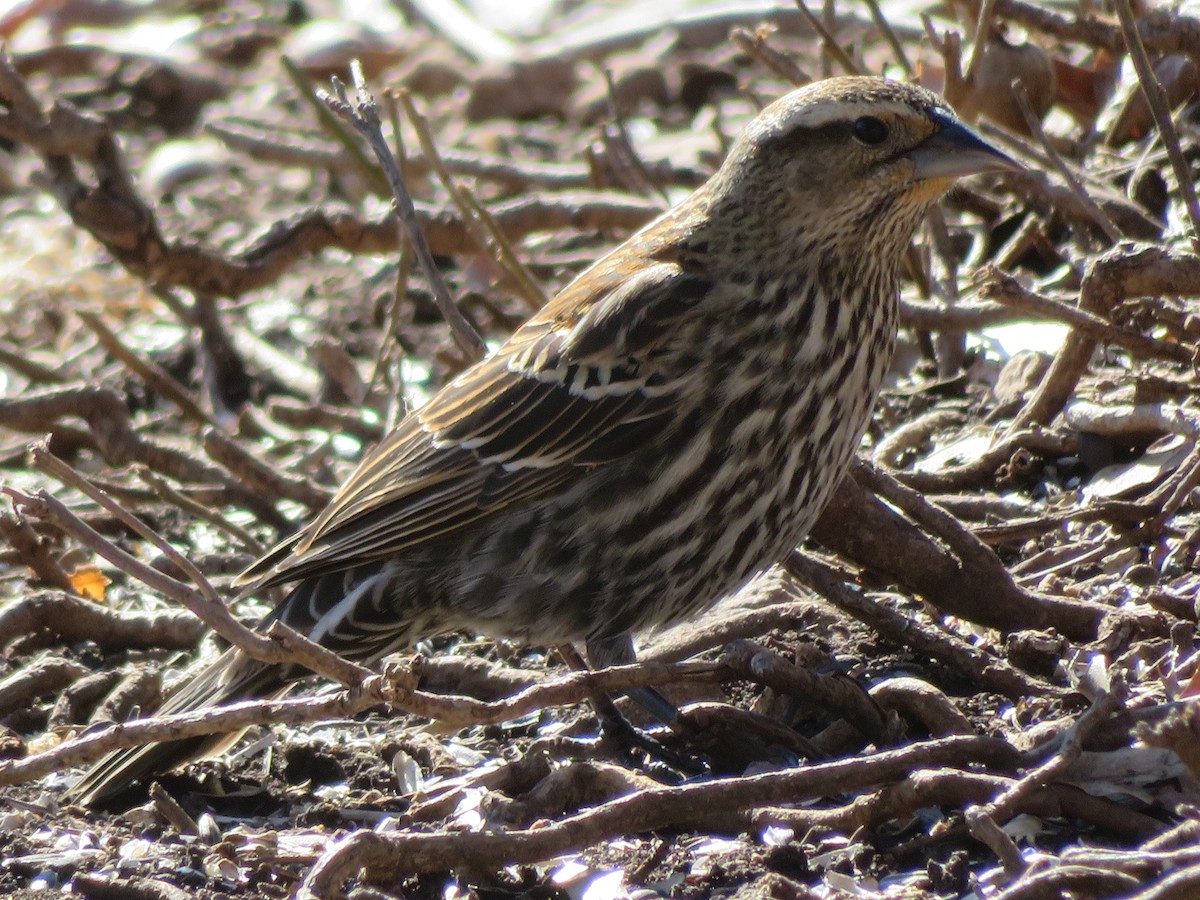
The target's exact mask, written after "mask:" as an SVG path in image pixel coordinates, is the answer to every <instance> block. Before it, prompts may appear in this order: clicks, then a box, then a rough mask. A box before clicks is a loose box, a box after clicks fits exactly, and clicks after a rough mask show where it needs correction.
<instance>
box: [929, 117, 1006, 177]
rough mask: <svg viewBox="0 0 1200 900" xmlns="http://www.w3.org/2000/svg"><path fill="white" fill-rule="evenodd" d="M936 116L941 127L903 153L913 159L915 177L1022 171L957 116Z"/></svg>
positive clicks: (961, 175)
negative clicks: (956, 117)
mask: <svg viewBox="0 0 1200 900" xmlns="http://www.w3.org/2000/svg"><path fill="white" fill-rule="evenodd" d="M935 118H937V119H938V121H939V122H940V123H941V126H942V127H941V128H939V129H938V130H937V131H936V132H934V133H933V134H932V135H930V136H929V137H927V138H926V139H925V140H923V141H922V142H921V143H919V144H918V145H917V146H916V147H915V148H913V149H912V150H910V151H909V152H908V153H906V154H905V156H906V157H907V158H908V159H910V160H912V163H913V167H914V168H913V177H914V178H915V179H916V180H918V181H929V180H932V179H942V178H962V177H963V176H964V175H979V174H980V173H982V172H1020V171H1022V170H1023V168H1024V167H1023V166H1022V165H1021V164H1020V163H1019V162H1017V161H1016V160H1015V159H1013V158H1012V157H1010V156H1009V155H1008V154H1006V153H1001V152H1000V151H999V150H997V149H996V148H995V147H993V146H992V145H991V144H989V143H988V142H987V141H985V140H984V139H983V138H981V137H980V136H979V135H977V134H976V133H975V132H974V131H972V130H971V129H970V128H968V127H967V126H966V125H964V124H963V123H962V122H959V121H958V120H957V119H952V118H950V117H949V116H942V115H937V114H936V113H935Z"/></svg>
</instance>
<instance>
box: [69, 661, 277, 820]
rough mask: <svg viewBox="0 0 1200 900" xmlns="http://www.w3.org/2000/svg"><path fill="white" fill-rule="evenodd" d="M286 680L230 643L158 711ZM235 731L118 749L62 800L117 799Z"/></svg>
mask: <svg viewBox="0 0 1200 900" xmlns="http://www.w3.org/2000/svg"><path fill="white" fill-rule="evenodd" d="M286 680H287V679H286V678H285V677H284V672H283V670H282V669H281V668H280V667H279V666H276V665H269V664H267V663H261V662H258V661H257V660H253V659H251V658H249V657H248V656H246V655H245V654H244V653H242V652H240V651H239V650H238V649H237V648H230V649H229V650H226V651H225V652H224V653H222V654H221V656H220V657H218V658H217V659H216V660H215V661H214V662H213V663H212V664H211V665H209V666H208V667H207V668H206V669H204V670H202V671H200V672H198V673H197V674H196V675H194V676H193V677H191V678H189V679H188V682H187V684H186V685H185V686H183V687H182V688H180V690H179V691H177V692H176V693H175V694H173V695H171V696H170V697H169V698H168V699H167V701H166V702H165V703H164V704H163V705H162V706H161V707H160V708H159V710H158V715H166V714H168V713H182V712H190V711H194V710H199V709H209V708H212V707H216V706H219V705H221V704H224V703H230V702H234V701H238V700H248V699H254V698H263V697H271V696H275V695H278V694H279V693H281V692H282V690H283V688H284V686H285V684H286ZM234 736H235V735H234ZM234 736H231V735H227V734H226V735H212V736H206V737H197V738H185V739H183V740H178V741H166V742H161V743H154V744H146V745H143V746H141V747H129V748H126V749H124V750H116V751H114V752H112V753H110V754H109V755H108V756H106V757H103V758H102V759H101V760H100V761H99V762H97V763H96V764H95V765H94V766H92V768H91V769H89V770H88V771H87V772H85V773H84V775H83V777H82V778H81V779H80V780H79V782H78V783H77V784H75V786H74V787H72V788H71V789H70V790H69V791H68V792H67V794H66V796H65V798H64V799H65V800H66V802H68V803H81V804H84V805H86V806H93V805H96V804H100V803H104V802H105V801H108V800H112V799H115V798H117V797H119V796H120V795H121V794H123V793H125V792H126V791H128V790H129V789H130V788H132V787H133V786H134V784H135V783H137V782H139V781H141V780H143V779H144V778H146V777H147V776H150V775H157V774H161V773H163V772H167V771H170V770H171V769H173V768H175V767H176V766H180V765H182V764H183V763H185V762H188V761H189V760H192V759H195V758H197V757H200V756H205V755H209V754H211V753H214V752H219V750H220V749H221V747H222V746H223V745H225V744H227V743H228V742H229V741H230V740H231V738H232V737H234Z"/></svg>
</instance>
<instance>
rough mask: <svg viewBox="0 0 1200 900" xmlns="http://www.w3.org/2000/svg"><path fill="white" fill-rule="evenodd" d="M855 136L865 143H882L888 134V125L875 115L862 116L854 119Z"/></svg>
mask: <svg viewBox="0 0 1200 900" xmlns="http://www.w3.org/2000/svg"><path fill="white" fill-rule="evenodd" d="M853 132H854V136H855V137H856V138H858V139H859V140H860V141H862V142H863V143H864V144H882V143H883V142H884V140H886V139H887V136H888V127H887V126H886V125H884V124H883V122H881V121H880V120H879V119H877V118H875V117H874V116H860V117H859V118H857V119H855V120H854V126H853Z"/></svg>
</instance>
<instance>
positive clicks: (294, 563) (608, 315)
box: [243, 260, 711, 587]
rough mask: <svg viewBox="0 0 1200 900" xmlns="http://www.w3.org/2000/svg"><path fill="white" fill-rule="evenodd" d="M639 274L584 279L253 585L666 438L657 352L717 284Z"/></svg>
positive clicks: (455, 384)
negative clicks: (653, 355)
mask: <svg viewBox="0 0 1200 900" xmlns="http://www.w3.org/2000/svg"><path fill="white" fill-rule="evenodd" d="M632 268H634V269H635V270H639V271H640V272H641V275H640V276H638V277H628V276H627V275H626V276H624V277H621V267H620V266H618V265H616V264H615V263H614V262H612V261H611V260H608V261H603V262H602V263H600V264H598V265H597V267H595V269H594V270H593V271H592V273H591V275H590V277H589V276H588V275H585V276H583V277H581V278H580V279H578V280H577V281H576V282H574V283H573V284H572V285H571V286H570V287H568V288H567V290H565V291H564V292H563V293H562V294H560V295H559V296H558V297H557V298H556V299H555V300H554V301H553V302H552V303H551V304H549V305H548V306H547V308H546V309H544V310H543V311H542V312H541V313H539V314H538V315H537V316H535V317H534V318H533V319H531V320H530V321H529V322H528V323H527V324H526V325H524V326H522V328H520V329H519V330H518V331H517V332H516V333H515V334H514V335H513V336H512V338H511V339H510V340H509V341H508V342H507V343H506V344H505V345H504V346H503V347H501V348H500V350H499V351H497V353H495V354H494V355H493V356H491V357H489V358H488V359H486V360H484V361H482V362H480V363H479V364H477V365H475V366H473V367H471V368H470V369H468V370H467V371H466V372H464V373H463V374H462V375H460V376H459V377H458V378H457V379H455V380H454V381H452V382H451V383H450V384H448V385H447V386H446V387H445V388H443V389H442V390H441V391H440V392H438V394H437V395H436V396H434V397H433V399H432V400H430V401H429V403H428V404H427V405H426V406H425V407H424V408H423V409H421V410H419V411H417V412H415V413H413V414H411V415H409V416H408V417H407V418H406V419H405V420H404V421H403V422H401V423H400V425H399V426H398V427H397V428H396V430H395V431H393V432H392V433H391V434H390V435H388V436H387V437H386V438H385V439H384V440H383V441H382V442H381V443H380V444H379V446H377V447H376V448H375V449H374V450H373V451H372V452H371V453H370V454H369V455H368V456H367V458H366V459H364V460H363V462H362V463H361V465H360V466H359V467H358V469H357V470H355V472H354V474H353V475H351V477H350V478H349V479H348V480H347V482H346V483H345V485H344V486H343V487H342V489H341V490H340V491H339V492H338V494H337V496H336V497H335V498H334V499H333V500H332V501H331V503H330V505H329V506H328V507H327V508H326V509H325V511H324V512H322V513H321V515H320V516H319V517H318V518H317V519H316V520H315V521H314V522H313V523H312V524H311V525H310V526H309V527H308V528H307V529H306V530H305V531H303V532H301V533H300V534H299V535H296V536H293V537H292V538H289V539H288V540H287V541H285V542H284V543H283V544H281V545H280V546H279V547H277V548H275V549H274V550H272V551H271V552H269V553H268V554H267V555H266V556H264V557H263V559H262V560H260V561H259V562H258V563H256V564H255V565H254V566H252V567H251V568H250V569H249V570H247V572H246V573H245V575H243V581H252V582H254V583H255V584H256V586H260V587H261V586H267V585H274V584H281V583H283V582H286V581H292V580H294V579H298V578H307V577H313V576H317V575H323V574H328V573H332V572H336V571H340V570H342V569H346V568H349V567H352V566H354V565H359V564H362V563H363V562H365V561H368V560H371V559H377V558H381V557H386V556H389V555H392V554H395V553H397V552H400V551H402V550H404V549H405V548H407V547H411V546H413V545H415V544H419V543H422V542H425V541H429V540H433V539H435V538H439V537H443V536H445V535H447V534H450V533H452V532H454V531H456V530H457V529H460V528H463V527H465V526H467V525H469V524H471V523H473V522H477V521H479V520H480V519H482V518H484V517H485V516H489V515H492V514H494V513H495V512H497V511H498V510H501V509H504V508H505V507H508V506H510V505H512V504H514V503H524V502H527V501H529V500H532V499H534V498H537V497H541V496H546V495H548V494H551V493H553V492H555V491H557V490H561V489H562V488H563V487H564V485H566V484H568V483H570V482H571V481H572V479H573V478H575V477H577V476H576V474H575V473H576V472H577V467H579V466H596V465H600V464H603V463H607V462H611V461H613V460H616V459H619V458H621V457H622V456H624V455H625V454H628V453H630V452H632V451H634V450H635V449H636V448H638V447H639V446H642V445H643V444H644V443H646V442H647V441H649V440H652V439H653V437H654V435H656V434H658V433H661V426H662V424H663V422H664V421H665V420H666V417H667V416H668V414H669V411H670V410H671V408H672V407H673V406H674V405H675V403H676V402H677V400H678V396H677V394H678V391H679V389H680V386H679V385H678V384H677V383H673V382H671V381H670V380H669V379H665V378H664V377H663V376H662V374H661V373H660V372H659V371H658V370H657V369H656V368H655V367H654V365H653V364H652V362H651V361H650V360H649V359H648V357H649V355H650V354H648V351H649V350H651V349H653V348H659V347H661V346H665V345H669V343H670V342H671V341H672V339H673V338H674V337H675V336H676V335H677V334H678V331H679V329H678V324H679V323H680V322H681V321H684V320H685V319H686V317H687V315H688V312H689V310H690V309H691V308H692V307H693V306H694V304H695V303H696V302H697V301H698V300H700V299H701V298H702V297H704V296H705V295H706V294H707V292H708V291H709V290H710V289H711V283H710V282H709V281H708V280H707V279H704V278H701V277H699V276H697V275H695V274H685V273H684V272H683V271H682V270H681V269H680V268H679V267H678V266H676V265H673V264H669V263H658V264H655V265H650V266H645V265H643V266H640V267H638V266H633V267H632ZM586 285H590V286H592V288H593V291H594V293H593V294H592V295H587V296H585V295H584V294H585V291H584V287H585V286H586Z"/></svg>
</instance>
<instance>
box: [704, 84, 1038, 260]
mask: <svg viewBox="0 0 1200 900" xmlns="http://www.w3.org/2000/svg"><path fill="white" fill-rule="evenodd" d="M1018 169H1020V165H1019V164H1017V163H1016V162H1014V161H1013V160H1012V159H1010V158H1009V157H1008V156H1006V155H1005V154H1003V153H1001V152H1000V151H999V150H997V149H996V148H995V147H992V146H991V145H990V144H988V143H987V142H986V141H984V140H983V138H981V137H979V136H978V135H977V134H976V133H975V132H973V131H972V130H971V129H970V128H968V127H967V126H966V125H964V124H963V123H962V122H961V121H960V120H959V119H958V117H957V116H956V115H955V114H954V112H953V110H951V109H950V107H949V106H947V105H946V103H945V101H944V100H942V99H941V98H940V97H938V96H937V95H936V94H934V93H932V92H930V91H927V90H925V89H924V88H920V87H917V86H915V85H911V84H903V83H900V82H894V81H887V80H885V79H882V78H867V77H846V78H830V79H827V80H825V81H819V82H815V83H813V84H810V85H807V86H805V87H802V88H800V89H799V90H796V91H792V92H791V93H790V94H787V95H786V96H784V97H782V98H780V99H779V100H777V101H775V102H774V103H772V104H771V105H770V106H768V107H767V108H766V109H765V110H763V111H762V113H761V114H759V116H758V117H757V118H756V119H755V120H754V121H753V122H751V123H750V125H749V126H747V128H746V130H745V132H744V133H743V134H742V136H741V138H739V139H738V141H737V142H736V143H735V145H734V146H733V148H732V149H731V150H730V153H729V157H728V158H727V160H726V161H725V163H724V165H723V166H722V167H721V171H720V172H719V173H718V175H717V176H716V177H715V178H714V187H715V188H716V191H715V193H716V194H717V195H719V199H717V198H714V199H716V202H718V203H722V204H726V203H730V202H733V203H736V204H738V205H741V206H744V207H750V206H757V207H759V208H758V209H757V210H756V211H754V212H753V213H752V214H751V216H750V220H751V221H757V222H759V223H762V226H763V229H764V231H765V232H768V233H769V232H771V231H775V232H777V233H778V238H779V244H780V245H782V246H791V247H794V246H795V245H796V241H797V237H801V239H802V240H803V242H804V243H806V244H811V245H815V246H817V247H820V246H821V245H826V246H839V247H845V248H850V249H851V250H853V251H855V252H858V251H862V250H867V249H874V250H876V251H879V252H891V253H893V254H894V255H896V256H897V257H898V255H899V253H900V252H901V251H902V249H903V247H904V246H905V245H906V244H907V242H908V240H909V239H910V238H911V236H912V233H913V230H914V229H915V228H916V226H917V224H918V223H919V222H920V220H921V217H922V216H923V215H924V214H925V212H926V211H927V210H928V208H929V207H930V206H931V205H932V204H933V203H934V202H936V200H937V199H938V198H939V197H940V196H941V195H942V194H943V193H945V191H946V190H947V189H948V188H949V187H950V185H951V184H953V183H954V181H955V179H957V178H960V177H962V176H965V175H974V174H979V173H982V172H991V171H1003V170H1010V171H1011V170H1018ZM744 212H750V209H748V208H747V209H746V210H745V211H744ZM742 218H743V220H744V215H743V217H742ZM757 237H758V238H759V239H760V240H764V241H765V242H767V243H770V241H769V234H767V233H764V234H760V235H758V236H757ZM764 249H766V248H764Z"/></svg>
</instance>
